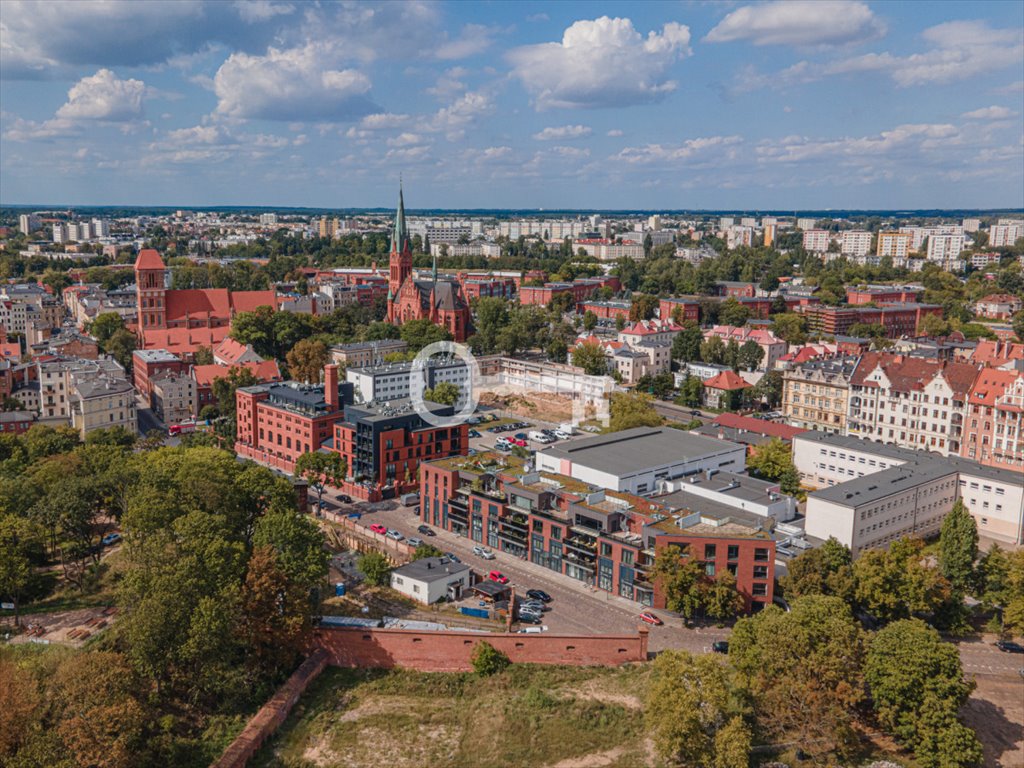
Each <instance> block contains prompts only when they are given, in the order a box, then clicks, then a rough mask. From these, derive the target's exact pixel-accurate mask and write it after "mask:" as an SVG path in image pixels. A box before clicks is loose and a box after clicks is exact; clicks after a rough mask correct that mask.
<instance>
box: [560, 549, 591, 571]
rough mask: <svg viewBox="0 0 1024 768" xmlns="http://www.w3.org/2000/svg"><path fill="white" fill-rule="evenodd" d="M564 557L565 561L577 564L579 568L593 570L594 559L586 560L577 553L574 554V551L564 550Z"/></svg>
mask: <svg viewBox="0 0 1024 768" xmlns="http://www.w3.org/2000/svg"><path fill="white" fill-rule="evenodd" d="M564 559H565V560H566V561H568V562H570V563H572V564H573V565H577V566H579V567H580V568H584V569H586V570H588V571H590V572H591V573H593V572H594V561H593V560H587V559H586V558H584V557H580V556H579V555H577V554H575V553H574V552H566V553H565V557H564Z"/></svg>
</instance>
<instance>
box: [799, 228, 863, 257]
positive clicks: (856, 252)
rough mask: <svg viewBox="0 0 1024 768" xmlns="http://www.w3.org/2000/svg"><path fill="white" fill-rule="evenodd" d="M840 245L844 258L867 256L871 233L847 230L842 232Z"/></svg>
mask: <svg viewBox="0 0 1024 768" xmlns="http://www.w3.org/2000/svg"><path fill="white" fill-rule="evenodd" d="M805 237H806V235H805ZM840 243H841V248H840V250H841V251H842V253H843V255H845V256H867V255H868V254H869V253H870V252H871V233H870V232H865V231H864V230H859V229H848V230H846V231H845V232H843V234H842V239H841V240H840Z"/></svg>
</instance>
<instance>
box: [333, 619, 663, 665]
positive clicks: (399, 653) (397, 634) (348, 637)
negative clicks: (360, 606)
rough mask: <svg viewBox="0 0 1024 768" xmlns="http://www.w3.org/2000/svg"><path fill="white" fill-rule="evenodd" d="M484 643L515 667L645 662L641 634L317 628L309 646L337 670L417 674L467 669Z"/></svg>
mask: <svg viewBox="0 0 1024 768" xmlns="http://www.w3.org/2000/svg"><path fill="white" fill-rule="evenodd" d="M482 640H486V641H487V642H488V643H490V644H491V645H493V646H494V647H495V648H496V649H498V650H499V651H501V652H503V653H504V654H506V655H507V656H508V657H509V659H511V660H512V661H513V662H516V663H530V664H567V665H571V666H616V665H619V664H627V663H630V662H636V661H646V660H647V630H646V629H645V628H643V627H641V628H639V629H638V630H637V633H636V634H634V635H553V634H549V633H543V634H535V635H520V634H498V633H486V634H485V633H481V632H460V631H455V630H453V631H443V632H417V631H413V630H406V629H357V628H350V627H321V628H320V629H318V630H317V631H316V635H315V639H314V642H315V643H316V644H317V646H318V647H320V648H323V649H324V650H326V651H327V652H328V653H329V654H330V663H331V664H334V665H335V666H339V667H373V668H378V669H392V668H394V667H406V668H409V669H416V670H419V671H421V672H458V671H467V670H471V669H472V668H473V665H472V663H471V662H470V658H471V656H472V653H473V648H474V647H475V646H476V645H477V643H479V642H480V641H482Z"/></svg>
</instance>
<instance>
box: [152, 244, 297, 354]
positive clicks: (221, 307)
mask: <svg viewBox="0 0 1024 768" xmlns="http://www.w3.org/2000/svg"><path fill="white" fill-rule="evenodd" d="M135 285H136V303H137V307H136V309H137V312H138V335H139V348H140V349H166V350H167V351H169V352H172V353H174V354H178V355H184V356H189V355H192V354H195V352H196V350H198V349H199V348H200V347H209V348H210V349H213V348H214V347H216V346H217V345H218V344H220V342H222V341H223V340H224V338H225V337H226V336H227V335H228V332H229V331H230V330H231V318H232V317H234V316H235V315H236V314H237V313H239V312H252V311H253V310H254V309H256V307H259V306H264V305H265V306H268V307H271V308H273V309H277V293H276V292H275V291H273V290H269V291H228V290H226V289H224V288H202V289H189V290H168V289H167V287H166V286H167V267H166V265H165V264H164V260H163V259H161V258H160V254H159V253H157V252H156V251H155V250H153V249H152V248H147V249H144V250H142V251H140V252H139V256H138V258H137V259H136V260H135Z"/></svg>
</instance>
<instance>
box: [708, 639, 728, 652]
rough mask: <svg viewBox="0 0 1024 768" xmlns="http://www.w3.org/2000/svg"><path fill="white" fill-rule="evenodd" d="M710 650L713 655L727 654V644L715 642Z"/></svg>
mask: <svg viewBox="0 0 1024 768" xmlns="http://www.w3.org/2000/svg"><path fill="white" fill-rule="evenodd" d="M711 650H712V651H714V652H715V653H728V652H729V643H728V642H726V641H725V640H715V642H713V643H712V644H711Z"/></svg>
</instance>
